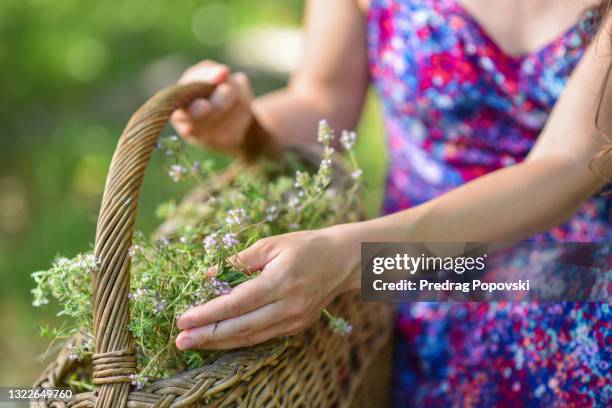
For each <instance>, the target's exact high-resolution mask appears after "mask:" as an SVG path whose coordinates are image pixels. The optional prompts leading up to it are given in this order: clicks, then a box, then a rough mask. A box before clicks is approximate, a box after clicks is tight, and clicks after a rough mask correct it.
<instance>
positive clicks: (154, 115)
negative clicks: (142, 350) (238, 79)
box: [32, 83, 392, 408]
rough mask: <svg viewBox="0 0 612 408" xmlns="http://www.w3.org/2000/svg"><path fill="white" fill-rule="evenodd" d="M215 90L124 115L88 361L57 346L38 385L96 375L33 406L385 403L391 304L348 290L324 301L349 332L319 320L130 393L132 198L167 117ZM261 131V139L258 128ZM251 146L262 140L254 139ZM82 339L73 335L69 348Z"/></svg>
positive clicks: (104, 223)
mask: <svg viewBox="0 0 612 408" xmlns="http://www.w3.org/2000/svg"><path fill="white" fill-rule="evenodd" d="M213 89H214V86H213V85H210V84H205V83H197V84H189V85H181V86H174V87H171V88H167V89H165V90H162V91H160V92H158V93H157V94H156V95H155V96H153V97H152V98H151V99H150V100H149V101H147V103H146V104H144V105H143V106H142V107H141V108H140V109H139V110H138V111H137V112H136V113H135V114H134V115H133V116H132V118H131V119H130V121H129V122H128V125H127V127H126V129H125V130H124V132H123V134H122V136H121V138H120V140H119V143H118V146H117V149H116V151H115V154H114V155H113V159H112V162H111V166H110V170H109V174H108V177H107V180H106V187H105V191H104V196H103V199H102V205H101V209H100V216H99V218H98V224H97V232H96V241H95V248H94V254H95V256H96V257H98V259H100V262H101V266H100V268H99V270H98V271H97V272H96V273H94V276H93V284H94V291H93V306H94V307H93V311H94V337H95V338H94V345H95V350H96V354H94V355H93V357H92V358H91V361H89V360H88V361H73V360H70V359H68V353H67V349H63V350H61V351H60V353H59V355H58V356H57V358H56V360H55V361H54V362H53V363H51V364H50V365H49V366H48V367H47V368H46V370H45V371H44V373H43V374H42V376H41V377H40V378H39V380H38V381H37V382H36V384H35V386H36V387H60V386H65V385H66V382H67V380H68V379H70V378H75V377H76V378H93V382H94V385H96V387H97V388H96V390H95V391H93V392H85V393H81V394H78V395H77V396H76V398H75V399H74V400H72V401H70V402H67V403H64V402H62V401H53V400H47V401H39V402H35V403H32V406H36V407H63V406H69V407H101V408H114V407H134V408H140V407H142V408H145V407H147V408H148V407H160V408H161V407H203V406H214V407H237V406H240V407H242V406H244V407H294V406H295V407H298V406H299V407H348V406H351V407H352V406H355V407H372V406H377V407H378V406H384V405H385V404H386V399H387V398H388V387H389V385H390V356H391V344H390V343H391V337H392V336H391V331H392V318H391V313H392V311H391V309H390V308H389V307H388V306H387V305H383V304H364V303H361V302H360V301H359V294H358V293H348V294H345V295H343V296H340V297H339V298H338V299H336V300H335V301H334V302H333V304H332V305H330V308H329V309H330V311H331V312H332V313H334V314H337V315H341V316H345V317H346V318H348V319H349V321H350V322H351V324H352V325H353V332H352V334H351V335H350V336H348V337H341V336H333V335H330V331H329V330H330V329H329V327H328V326H327V324H326V323H325V322H323V321H322V320H320V321H319V322H317V323H315V325H314V326H313V327H311V328H310V329H309V330H308V331H307V332H305V333H304V334H302V335H299V336H294V337H291V338H285V339H278V340H273V341H270V342H268V343H266V344H264V345H262V346H258V347H253V348H249V349H242V350H236V351H231V352H227V353H226V354H224V355H223V356H222V357H221V358H219V359H218V360H216V361H215V362H214V363H212V364H209V365H206V366H203V367H201V368H198V369H193V370H189V371H185V372H182V373H179V374H177V375H175V376H173V377H171V378H167V379H162V380H159V381H157V382H154V383H152V384H150V385H148V386H146V387H145V388H144V389H143V390H140V391H134V390H132V387H131V385H130V378H129V376H130V374H134V373H136V370H137V364H136V356H135V352H134V348H133V342H132V338H131V335H130V332H129V330H128V329H127V327H128V322H129V310H128V291H129V279H130V259H129V256H128V249H129V247H130V246H131V241H132V232H133V226H134V221H135V219H136V210H137V203H138V197H139V194H140V189H141V185H142V181H143V177H144V173H145V169H146V166H147V163H148V162H149V159H150V156H151V153H152V151H153V148H154V145H155V143H156V141H157V139H158V137H159V134H160V133H161V131H162V130H163V128H164V127H165V126H166V124H167V121H168V118H169V116H170V115H171V113H172V112H173V111H174V110H175V109H177V108H180V107H184V106H186V105H187V104H188V103H189V102H191V101H192V100H194V99H195V98H206V97H208V96H209V95H210V94H211V92H212V91H213ZM258 129H259V133H260V136H261V128H258ZM252 143H254V144H255V145H254V146H251V147H257V146H256V144H257V143H259V142H258V141H257V138H255V139H253V140H252ZM80 341H82V340H81V339H79V338H76V337H75V338H74V339H72V341H71V342H72V343H73V344H75V343H76V344H78V343H79V342H80Z"/></svg>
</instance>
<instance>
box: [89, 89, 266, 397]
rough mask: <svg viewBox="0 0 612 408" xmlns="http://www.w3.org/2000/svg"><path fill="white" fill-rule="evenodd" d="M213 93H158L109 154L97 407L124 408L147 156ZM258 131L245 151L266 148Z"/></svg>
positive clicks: (98, 248)
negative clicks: (135, 243)
mask: <svg viewBox="0 0 612 408" xmlns="http://www.w3.org/2000/svg"><path fill="white" fill-rule="evenodd" d="M214 89H215V85H213V84H208V83H191V84H186V85H177V86H172V87H169V88H166V89H164V90H161V91H159V92H158V93H157V94H155V95H154V96H153V97H152V98H150V99H149V100H148V101H147V102H146V103H145V104H144V105H143V106H142V107H141V108H140V109H138V111H136V113H135V114H134V115H133V116H132V117H131V119H130V120H129V122H128V124H127V126H126V128H125V130H124V131H123V134H122V135H121V138H120V139H119V143H118V145H117V148H116V150H115V153H114V154H113V159H112V161H111V165H110V169H109V172H108V176H107V179H106V186H105V188H104V195H103V198H102V205H101V208H100V215H99V217H98V224H97V229H96V241H95V248H94V255H95V256H96V258H97V260H98V261H99V267H98V268H97V270H96V272H95V273H94V275H93V317H94V320H93V321H94V323H93V326H94V327H93V329H94V337H95V348H96V354H94V356H93V357H92V363H93V377H94V378H93V381H94V384H95V385H97V386H99V389H98V397H97V399H96V404H95V406H96V407H103V408H111V407H125V406H126V404H127V397H128V394H129V391H130V384H129V383H130V382H131V378H130V375H132V374H136V356H135V351H134V347H133V342H132V337H131V334H130V332H129V330H128V322H129V308H128V293H129V287H130V284H129V283H130V258H129V256H128V250H129V248H130V246H131V245H132V233H133V227H134V222H135V219H136V213H137V208H138V198H139V196H140V189H141V186H142V181H143V178H144V173H145V169H146V167H147V164H148V162H149V159H150V158H151V153H152V151H153V148H154V146H155V143H156V142H157V139H158V138H159V135H160V133H161V132H162V130H163V129H164V127H165V126H166V124H167V122H168V120H169V118H170V115H171V114H172V112H173V111H175V110H176V109H178V108H183V107H185V106H187V105H188V104H189V103H190V102H191V101H193V100H194V99H196V98H207V97H209V96H210V94H211V93H212V92H213V90H214ZM266 141H267V136H266V133H265V132H264V131H263V128H262V127H261V126H260V125H259V124H258V123H257V121H255V120H254V121H253V124H252V126H251V128H250V129H249V132H248V137H247V141H246V142H245V148H246V149H247V150H250V151H251V152H253V151H255V150H257V149H258V148H261V147H262V146H264V145H265V144H266Z"/></svg>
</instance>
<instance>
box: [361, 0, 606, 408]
mask: <svg viewBox="0 0 612 408" xmlns="http://www.w3.org/2000/svg"><path fill="white" fill-rule="evenodd" d="M596 26H597V21H596V18H595V16H594V14H591V13H588V14H587V15H586V16H585V18H584V19H583V20H582V21H581V22H580V24H578V25H576V26H575V27H573V28H572V29H570V30H568V31H567V32H565V33H564V34H563V35H561V36H560V37H559V38H558V39H556V40H555V41H554V42H552V43H550V44H548V45H547V46H545V47H543V48H541V49H540V50H538V51H536V52H534V53H530V54H527V55H522V56H510V55H508V54H507V53H506V52H504V51H503V50H502V49H501V48H500V47H499V46H498V45H497V44H496V43H495V42H494V41H493V40H492V39H491V37H490V36H488V34H487V33H486V32H485V31H484V30H483V28H482V27H481V26H480V25H479V24H478V22H477V21H476V20H475V19H474V18H473V17H472V16H471V15H470V14H469V13H468V12H467V11H466V10H465V9H464V8H463V7H462V6H461V5H460V4H459V3H458V0H372V4H371V7H370V13H369V20H368V41H369V58H370V72H371V77H372V80H373V82H374V84H375V86H376V87H377V89H378V91H379V93H380V95H381V99H382V101H383V106H384V113H385V123H386V129H387V133H388V143H387V144H388V155H389V159H390V165H389V173H388V178H387V186H386V192H387V194H386V199H385V203H384V212H385V213H391V212H396V211H399V210H402V209H405V208H409V207H412V206H414V205H418V204H420V203H422V202H425V201H427V200H430V199H432V198H434V197H437V196H439V195H441V194H443V193H445V192H447V191H449V190H452V189H454V188H456V187H458V186H459V185H461V184H463V183H465V182H467V181H470V180H472V179H474V178H476V177H479V176H481V175H484V174H487V173H489V172H491V171H494V170H496V169H499V168H502V167H504V166H509V165H513V164H515V163H518V162H520V161H522V160H523V159H524V158H525V157H526V155H527V153H528V152H529V150H530V149H531V148H532V147H533V145H534V142H535V140H536V139H537V137H538V135H539V133H540V132H541V130H542V128H543V127H544V125H545V123H546V120H547V118H548V116H549V114H550V111H551V110H552V108H553V106H554V104H555V102H556V101H557V99H558V98H559V96H560V94H561V92H562V90H563V88H564V86H565V84H566V82H567V80H568V78H569V76H570V74H571V73H572V71H573V70H574V68H575V67H576V66H577V64H578V62H579V61H580V59H581V57H582V56H583V54H584V50H585V46H586V44H587V43H588V42H589V40H590V39H591V38H592V36H593V34H594V32H595V29H596ZM611 221H612V204H611V200H610V199H606V198H605V197H602V196H597V197H593V198H592V199H591V200H589V201H588V202H587V203H586V204H585V205H584V206H583V207H582V208H581V210H580V211H579V212H578V213H577V214H576V215H575V216H574V217H573V218H572V219H571V220H570V221H568V222H567V223H566V224H564V225H562V226H560V227H557V228H554V229H553V230H551V231H549V232H548V233H546V234H541V235H539V236H537V237H534V240H536V241H580V242H585V241H587V242H588V241H597V242H606V241H612V227H611V224H612V223H611ZM610 308H611V306H610V305H609V304H600V303H583V304H579V303H564V304H534V303H487V304H485V303H456V304H450V303H444V304H438V303H436V304H434V303H423V304H415V305H404V306H402V307H401V308H400V311H399V317H398V347H397V359H396V365H397V367H396V375H395V400H396V405H397V406H419V407H427V406H432V407H438V406H474V407H492V406H500V407H505V406H507V407H517V406H576V407H584V406H587V407H588V406H611V405H612V375H611V374H610V373H611V370H612V367H611V366H610V364H611V362H612V333H611V330H612V327H611V326H612V311H611V310H610Z"/></svg>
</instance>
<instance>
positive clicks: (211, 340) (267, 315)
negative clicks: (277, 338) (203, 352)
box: [176, 302, 286, 350]
mask: <svg viewBox="0 0 612 408" xmlns="http://www.w3.org/2000/svg"><path fill="white" fill-rule="evenodd" d="M285 318H286V316H285V313H284V310H283V308H282V307H281V306H280V304H279V302H273V303H268V304H267V305H264V306H262V307H260V308H258V309H256V310H253V311H252V312H248V313H245V314H242V315H240V316H237V317H233V318H230V319H226V320H222V321H220V322H218V323H211V324H208V325H205V326H201V327H194V328H192V329H188V330H184V331H183V332H181V333H180V334H179V335H178V337H177V339H176V345H177V347H178V348H179V349H181V350H186V349H190V348H200V349H205V348H210V347H213V345H223V344H225V343H228V342H232V343H235V342H236V341H237V340H239V339H248V340H247V341H253V339H254V338H257V339H261V337H259V336H257V334H258V333H261V332H262V331H265V330H266V329H268V328H270V327H272V326H276V325H278V322H279V321H282V320H284V319H285ZM271 335H272V334H271ZM265 340H267V339H261V340H260V341H265Z"/></svg>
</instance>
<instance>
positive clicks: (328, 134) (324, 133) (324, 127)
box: [317, 119, 334, 145]
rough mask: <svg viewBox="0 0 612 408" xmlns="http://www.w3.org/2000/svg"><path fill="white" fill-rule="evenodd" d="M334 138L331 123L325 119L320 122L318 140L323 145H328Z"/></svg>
mask: <svg viewBox="0 0 612 408" xmlns="http://www.w3.org/2000/svg"><path fill="white" fill-rule="evenodd" d="M333 139H334V131H333V130H332V128H331V127H330V126H329V123H327V121H326V120H325V119H323V120H321V121H320V122H319V131H318V135H317V140H318V141H319V143H323V145H328V144H329V143H330V142H331V141H332V140H333Z"/></svg>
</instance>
